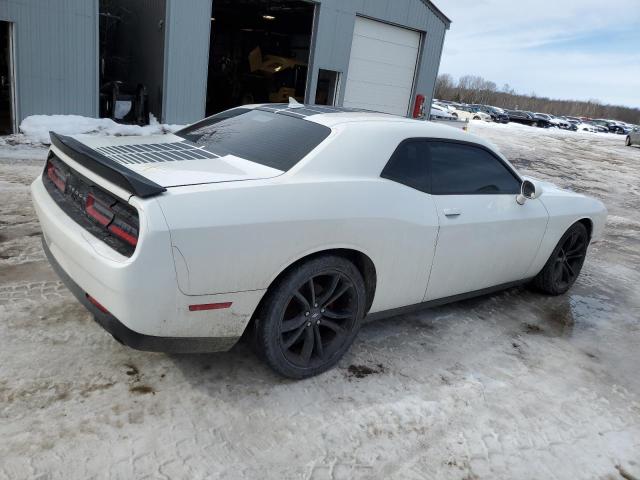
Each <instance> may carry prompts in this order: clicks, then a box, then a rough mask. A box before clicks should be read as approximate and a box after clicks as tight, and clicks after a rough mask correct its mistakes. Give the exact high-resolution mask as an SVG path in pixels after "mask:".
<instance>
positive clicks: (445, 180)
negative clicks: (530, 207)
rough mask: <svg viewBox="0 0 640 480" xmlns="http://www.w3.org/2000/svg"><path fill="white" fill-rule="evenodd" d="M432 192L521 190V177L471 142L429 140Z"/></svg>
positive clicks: (459, 193)
mask: <svg viewBox="0 0 640 480" xmlns="http://www.w3.org/2000/svg"><path fill="white" fill-rule="evenodd" d="M429 148H430V153H431V174H432V180H431V193H433V194H434V195H465V194H497V193H514V194H517V193H519V192H520V181H519V180H518V179H517V178H516V177H515V175H514V174H513V173H512V172H511V171H510V170H508V169H507V167H506V166H505V165H504V164H503V163H502V162H501V161H500V160H498V159H497V158H496V157H494V156H493V155H492V154H490V153H489V152H487V151H486V150H484V149H482V148H478V147H474V146H471V145H463V144H458V143H447V142H429Z"/></svg>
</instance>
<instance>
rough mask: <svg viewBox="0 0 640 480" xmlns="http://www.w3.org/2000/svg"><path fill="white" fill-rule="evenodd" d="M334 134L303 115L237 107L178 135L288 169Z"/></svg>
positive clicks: (215, 149)
mask: <svg viewBox="0 0 640 480" xmlns="http://www.w3.org/2000/svg"><path fill="white" fill-rule="evenodd" d="M237 110H241V111H240V112H238V111H237ZM232 112H233V114H232V115H229V114H230V113H232ZM224 114H226V117H225V116H224ZM330 133H331V129H330V128H328V127H325V126H324V125H319V124H317V123H314V122H311V121H308V120H304V119H301V118H295V117H292V116H288V115H281V114H277V113H271V112H264V111H260V110H248V109H236V111H234V110H230V111H229V112H223V115H222V118H221V116H220V115H214V116H213V117H211V118H209V119H205V120H203V121H202V122H199V123H197V124H195V125H193V126H191V127H188V128H186V129H184V130H181V131H179V132H177V134H176V135H179V136H181V137H182V138H185V139H186V140H190V141H191V142H194V143H196V144H198V145H203V146H204V147H205V148H206V149H207V150H208V151H210V152H212V153H215V154H216V155H220V156H224V155H229V154H231V155H235V156H237V157H240V158H244V159H246V160H251V161H252V162H256V163H259V164H261V165H266V166H267V167H271V168H276V169H278V170H284V171H287V170H289V169H290V168H291V167H293V166H294V165H295V164H296V163H298V162H299V161H300V160H302V159H303V158H304V157H305V156H306V155H307V154H308V153H309V152H311V150H313V149H314V148H316V147H317V146H318V145H319V144H320V142H322V141H323V140H324V139H325V138H327V137H328V136H329V134H330Z"/></svg>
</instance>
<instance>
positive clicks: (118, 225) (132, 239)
mask: <svg viewBox="0 0 640 480" xmlns="http://www.w3.org/2000/svg"><path fill="white" fill-rule="evenodd" d="M109 231H110V232H111V233H113V234H114V235H115V236H116V237H118V238H119V239H120V240H122V241H124V242H127V243H128V244H129V245H131V246H133V247H135V246H136V245H137V244H138V228H137V227H136V226H134V225H131V224H129V223H127V222H126V221H125V220H124V219H123V218H120V217H118V216H116V217H115V218H114V219H113V222H112V223H111V225H109Z"/></svg>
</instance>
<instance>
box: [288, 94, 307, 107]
mask: <svg viewBox="0 0 640 480" xmlns="http://www.w3.org/2000/svg"><path fill="white" fill-rule="evenodd" d="M301 107H304V105H302V104H301V103H300V102H298V101H297V100H296V99H295V98H293V97H289V108H301Z"/></svg>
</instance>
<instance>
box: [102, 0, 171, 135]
mask: <svg viewBox="0 0 640 480" xmlns="http://www.w3.org/2000/svg"><path fill="white" fill-rule="evenodd" d="M166 8H167V7H166V0H144V1H135V2H132V1H131V0H100V80H99V81H100V116H101V117H106V118H112V119H113V120H115V121H117V122H121V123H134V124H139V125H145V124H147V123H149V114H152V115H154V116H155V117H156V118H157V119H158V120H162V89H163V78H164V38H165V18H166Z"/></svg>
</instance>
